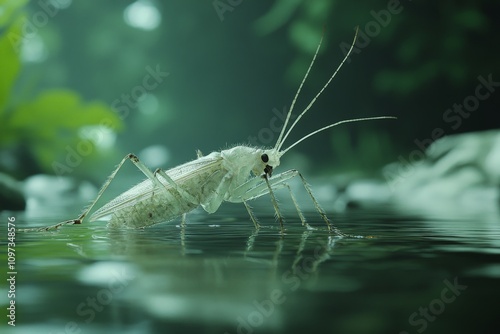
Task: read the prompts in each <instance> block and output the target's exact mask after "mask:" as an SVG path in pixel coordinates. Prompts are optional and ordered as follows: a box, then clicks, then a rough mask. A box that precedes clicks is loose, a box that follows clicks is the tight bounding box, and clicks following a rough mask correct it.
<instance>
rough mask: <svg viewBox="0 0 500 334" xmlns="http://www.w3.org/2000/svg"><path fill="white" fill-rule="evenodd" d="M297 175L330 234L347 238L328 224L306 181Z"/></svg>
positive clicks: (328, 221) (300, 175)
mask: <svg viewBox="0 0 500 334" xmlns="http://www.w3.org/2000/svg"><path fill="white" fill-rule="evenodd" d="M297 174H298V175H299V177H300V180H301V181H302V185H303V186H304V188H305V189H306V191H307V193H308V194H309V196H310V197H311V199H312V201H313V203H314V206H315V207H316V211H318V213H319V214H320V216H321V218H323V220H324V221H325V223H326V226H327V227H328V231H330V232H334V233H335V234H337V235H340V236H343V237H345V236H347V235H346V234H344V233H343V232H341V231H340V230H339V229H338V228H337V227H335V226H334V225H332V224H331V223H330V220H329V219H328V217H327V216H326V213H325V211H323V209H322V208H321V206H320V205H319V203H318V201H317V200H316V198H315V197H314V195H313V193H312V191H311V188H310V187H309V185H308V184H307V182H306V180H305V179H304V177H303V176H302V174H300V173H299V172H297Z"/></svg>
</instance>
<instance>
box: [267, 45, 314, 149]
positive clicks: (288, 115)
mask: <svg viewBox="0 0 500 334" xmlns="http://www.w3.org/2000/svg"><path fill="white" fill-rule="evenodd" d="M322 42H323V35H321V39H320V40H319V44H318V47H317V48H316V52H314V56H313V59H312V61H311V64H309V68H308V69H307V72H306V75H304V78H303V79H302V82H301V83H300V86H299V89H297V93H295V96H294V97H293V100H292V105H291V106H290V110H288V114H287V115H286V119H285V123H284V124H283V128H282V129H281V132H280V135H279V137H278V140H277V141H276V145H275V146H274V149H275V150H279V149H280V147H281V144H282V141H281V138H282V137H283V134H284V133H285V130H286V126H287V125H288V121H289V120H290V116H291V115H292V112H293V107H295V102H297V98H298V97H299V94H300V91H301V90H302V86H304V82H305V81H306V79H307V77H308V76H309V72H310V71H311V68H312V67H313V65H314V61H315V60H316V56H317V55H318V52H319V49H320V48H321V43H322ZM285 138H286V136H285ZM283 140H285V139H284V138H283Z"/></svg>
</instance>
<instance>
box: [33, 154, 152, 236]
mask: <svg viewBox="0 0 500 334" xmlns="http://www.w3.org/2000/svg"><path fill="white" fill-rule="evenodd" d="M127 160H130V161H131V162H132V163H133V164H134V165H135V166H136V167H137V168H138V169H139V170H140V171H141V172H143V173H144V175H146V176H147V177H148V179H150V180H151V181H152V182H154V183H156V184H161V183H160V181H159V180H157V179H156V178H155V177H154V175H153V173H152V172H151V171H150V170H149V169H148V167H146V165H144V164H143V163H142V162H141V161H140V160H139V158H137V156H136V155H135V154H132V153H129V154H127V155H126V156H125V157H124V158H123V159H122V161H120V163H119V164H118V165H117V166H116V168H115V169H114V170H113V172H112V173H111V174H110V175H109V177H108V179H107V180H106V182H104V184H103V185H102V187H101V189H100V190H99V192H98V193H97V196H96V198H95V199H94V200H93V201H92V203H90V205H89V206H88V207H87V208H85V209H84V210H83V212H82V213H81V214H80V216H78V218H76V219H70V220H66V221H63V222H61V223H58V224H55V225H52V226H48V227H41V228H34V229H23V231H32V230H33V231H49V230H54V229H57V228H59V227H61V226H64V225H74V224H81V223H82V221H83V220H84V219H85V217H86V216H87V215H88V213H89V212H90V210H92V208H93V207H94V206H95V204H96V203H97V202H98V201H99V199H100V198H101V196H102V195H103V194H104V192H105V191H106V189H108V186H109V185H110V183H111V182H112V181H113V179H114V178H115V177H116V174H117V173H118V171H119V170H120V169H121V168H122V166H123V164H124V163H125V161H127Z"/></svg>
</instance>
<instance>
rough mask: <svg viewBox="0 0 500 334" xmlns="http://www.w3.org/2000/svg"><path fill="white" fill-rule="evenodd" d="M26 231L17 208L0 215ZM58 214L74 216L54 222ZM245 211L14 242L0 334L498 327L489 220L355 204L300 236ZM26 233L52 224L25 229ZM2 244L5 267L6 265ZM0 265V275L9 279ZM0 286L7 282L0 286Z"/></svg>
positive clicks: (291, 225)
mask: <svg viewBox="0 0 500 334" xmlns="http://www.w3.org/2000/svg"><path fill="white" fill-rule="evenodd" d="M8 216H14V217H16V224H17V227H21V226H23V225H25V223H26V218H25V217H23V214H21V213H19V214H16V213H11V214H8V215H7V214H2V215H1V216H0V218H1V224H0V227H1V229H2V237H3V238H2V242H4V241H5V238H4V237H5V234H4V233H3V231H6V229H7V219H8V218H7V217H8ZM63 216H64V217H63V218H62V219H66V218H68V216H69V217H70V216H71V214H69V213H66V214H63ZM290 216H291V217H289V219H288V220H287V222H286V227H287V231H286V233H285V234H284V235H282V234H281V233H280V231H279V229H278V228H277V226H278V224H277V223H276V222H275V221H274V218H273V217H272V215H268V216H260V220H261V223H262V224H263V225H264V227H263V228H262V229H260V230H259V231H258V232H256V231H255V230H254V228H253V224H252V223H251V222H250V221H249V219H248V217H247V215H246V212H245V210H244V208H242V207H240V206H237V208H236V206H225V207H223V208H222V209H221V210H220V211H219V212H217V213H215V214H213V215H207V214H205V213H203V212H195V213H193V214H191V215H190V216H189V221H188V225H187V228H186V229H185V231H182V230H181V228H180V227H179V226H178V224H179V222H175V221H174V222H170V223H165V224H159V225H156V226H154V227H152V228H147V229H143V230H109V229H107V228H106V226H105V223H100V222H98V223H89V224H82V225H77V226H67V227H64V228H61V229H60V230H59V231H57V232H44V233H17V235H16V240H15V242H16V246H15V252H16V259H15V266H16V268H15V269H16V272H17V275H16V285H15V289H16V296H15V302H16V322H15V324H16V327H15V328H14V327H11V326H8V325H7V324H6V323H7V321H6V320H5V319H6V317H5V315H6V312H7V311H6V307H7V302H8V301H9V300H8V299H7V293H8V291H7V290H8V287H7V286H5V285H2V291H1V296H0V300H1V301H2V312H1V315H2V318H3V319H4V320H3V321H2V324H1V327H0V329H1V331H2V333H35V332H36V333H160V332H161V333H166V332H168V333H221V334H223V333H269V332H280V333H304V332H311V331H315V332H328V333H401V332H402V333H422V332H425V333H497V327H496V326H495V323H496V319H495V318H497V317H498V306H499V302H498V300H499V297H500V285H499V282H500V280H499V278H500V261H499V260H500V248H499V246H500V224H499V223H498V222H481V223H479V222H477V221H473V220H464V221H459V220H444V219H443V220H436V221H424V220H418V219H415V218H410V217H398V216H395V215H394V214H389V213H384V212H380V211H378V212H374V211H363V210H358V211H354V212H349V213H344V214H337V215H335V222H336V224H337V226H339V227H340V228H342V229H343V230H344V232H347V233H350V234H353V235H362V236H371V237H369V238H368V237H365V238H338V237H335V236H333V235H331V234H329V233H328V232H326V231H324V230H322V229H323V227H324V226H323V224H324V223H323V222H322V221H320V220H317V221H315V220H314V219H313V218H314V217H315V215H314V213H313V212H308V213H306V216H307V217H308V218H310V223H311V225H313V226H316V227H320V228H321V229H320V230H306V229H304V228H303V227H302V226H301V225H300V221H299V220H298V219H296V218H293V217H292V215H290ZM30 222H31V223H34V224H37V225H44V224H45V225H48V224H52V223H54V221H52V220H50V219H43V220H38V221H34V222H33V221H32V220H30ZM4 246H5V244H3V245H2V249H1V250H2V255H1V258H2V267H3V268H6V265H4V264H6V263H7V257H6V251H5V250H6V248H5V247H4ZM6 271H7V270H6V269H3V272H6ZM2 282H3V283H2V284H4V282H5V280H2Z"/></svg>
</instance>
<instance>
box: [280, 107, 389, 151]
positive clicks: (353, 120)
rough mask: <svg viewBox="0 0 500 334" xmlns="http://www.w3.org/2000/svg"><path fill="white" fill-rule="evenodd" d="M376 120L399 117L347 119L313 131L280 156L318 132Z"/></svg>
mask: <svg viewBox="0 0 500 334" xmlns="http://www.w3.org/2000/svg"><path fill="white" fill-rule="evenodd" d="M376 119H397V117H394V116H378V117H366V118H355V119H346V120H343V121H340V122H337V123H333V124H330V125H327V126H324V127H322V128H321V129H318V130H316V131H313V132H311V133H310V134H308V135H305V136H304V137H302V138H300V139H299V140H297V141H296V142H295V143H293V144H292V145H290V146H288V147H287V148H286V149H285V150H283V151H281V152H280V155H283V154H285V153H286V152H287V151H288V150H289V149H291V148H292V147H294V146H295V145H297V144H298V143H300V142H301V141H303V140H306V139H307V138H309V137H311V136H314V135H315V134H317V133H318V132H321V131H324V130H326V129H329V128H333V127H334V126H337V125H340V124H344V123H352V122H361V121H372V120H376Z"/></svg>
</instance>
